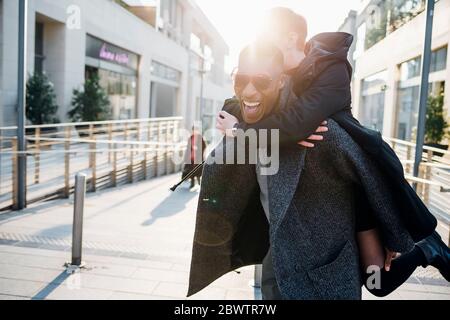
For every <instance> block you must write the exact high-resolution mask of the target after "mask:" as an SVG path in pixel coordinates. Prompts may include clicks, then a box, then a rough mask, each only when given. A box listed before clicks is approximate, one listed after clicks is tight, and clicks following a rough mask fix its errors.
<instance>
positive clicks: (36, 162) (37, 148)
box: [34, 127, 41, 184]
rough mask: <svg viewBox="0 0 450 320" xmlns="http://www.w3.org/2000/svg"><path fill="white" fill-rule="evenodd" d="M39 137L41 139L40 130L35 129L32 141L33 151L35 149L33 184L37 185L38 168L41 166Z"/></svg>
mask: <svg viewBox="0 0 450 320" xmlns="http://www.w3.org/2000/svg"><path fill="white" fill-rule="evenodd" d="M40 137H41V128H39V127H38V128H36V132H35V138H36V140H35V141H34V149H35V152H36V153H35V154H34V183H35V184H39V176H40V166H41V141H40Z"/></svg>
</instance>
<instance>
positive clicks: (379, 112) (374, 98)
mask: <svg viewBox="0 0 450 320" xmlns="http://www.w3.org/2000/svg"><path fill="white" fill-rule="evenodd" d="M386 78H387V71H382V72H379V73H376V74H374V75H372V76H370V77H367V78H365V79H363V80H362V88H361V89H362V92H361V99H362V101H361V111H360V119H361V122H362V124H364V125H365V126H367V127H369V128H372V129H374V130H378V131H380V132H381V131H383V118H384V99H385V91H386Z"/></svg>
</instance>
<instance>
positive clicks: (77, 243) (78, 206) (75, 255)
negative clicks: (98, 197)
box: [71, 173, 86, 267]
mask: <svg viewBox="0 0 450 320" xmlns="http://www.w3.org/2000/svg"><path fill="white" fill-rule="evenodd" d="M85 196H86V175H84V174H81V173H79V174H77V175H76V177H75V198H74V206H73V229H72V263H71V264H72V266H78V267H80V266H81V265H82V249H83V214H84V198H85Z"/></svg>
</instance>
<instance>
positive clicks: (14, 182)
mask: <svg viewBox="0 0 450 320" xmlns="http://www.w3.org/2000/svg"><path fill="white" fill-rule="evenodd" d="M11 143H12V147H11V150H12V157H11V160H12V207H13V210H18V209H19V190H18V189H19V185H18V182H17V180H18V179H17V170H18V168H17V167H18V163H17V159H18V157H17V149H18V148H17V138H15V137H14V138H12V141H11Z"/></svg>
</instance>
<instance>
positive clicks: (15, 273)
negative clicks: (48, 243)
mask: <svg viewBox="0 0 450 320" xmlns="http://www.w3.org/2000/svg"><path fill="white" fill-rule="evenodd" d="M2 262H3V261H2ZM63 271H64V269H63V268H61V270H55V269H43V268H32V267H24V266H18V265H13V264H3V263H1V262H0V277H2V278H7V279H17V280H28V281H37V282H52V281H53V280H54V279H55V278H57V277H58V276H59V275H60V274H61V272H63Z"/></svg>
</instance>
